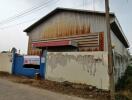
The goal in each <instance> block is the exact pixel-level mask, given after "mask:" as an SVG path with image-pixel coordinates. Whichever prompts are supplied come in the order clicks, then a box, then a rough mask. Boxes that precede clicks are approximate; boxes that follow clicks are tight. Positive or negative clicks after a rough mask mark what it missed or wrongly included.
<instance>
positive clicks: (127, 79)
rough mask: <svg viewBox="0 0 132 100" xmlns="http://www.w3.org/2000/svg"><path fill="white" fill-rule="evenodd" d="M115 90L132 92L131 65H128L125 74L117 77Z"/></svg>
mask: <svg viewBox="0 0 132 100" xmlns="http://www.w3.org/2000/svg"><path fill="white" fill-rule="evenodd" d="M116 90H117V91H120V90H129V91H131V92H132V66H128V68H127V70H126V72H125V75H124V76H122V78H121V79H119V81H118V84H117V85H116Z"/></svg>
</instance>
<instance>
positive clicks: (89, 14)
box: [24, 8, 129, 82]
mask: <svg viewBox="0 0 132 100" xmlns="http://www.w3.org/2000/svg"><path fill="white" fill-rule="evenodd" d="M110 26H111V39H112V47H113V61H114V70H115V82H117V80H118V78H119V77H121V76H122V75H123V74H124V71H125V69H126V66H127V64H128V55H129V54H128V50H127V48H129V43H128V40H127V38H126V36H125V34H124V33H123V30H122V28H121V26H120V24H119V22H118V20H117V18H116V16H115V14H114V13H110ZM24 32H26V33H27V35H28V36H29V42H28V54H29V55H40V53H42V51H44V50H48V51H50V52H73V51H77V52H99V51H102V52H108V43H107V28H106V19H105V13H104V12H98V11H89V10H80V9H67V8H57V9H55V10H53V11H52V12H50V13H49V14H47V15H46V16H44V17H43V18H42V19H40V20H39V21H37V22H36V23H34V24H32V25H31V26H30V27H28V28H27V29H25V30H24Z"/></svg>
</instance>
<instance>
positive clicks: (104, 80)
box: [46, 52, 109, 90]
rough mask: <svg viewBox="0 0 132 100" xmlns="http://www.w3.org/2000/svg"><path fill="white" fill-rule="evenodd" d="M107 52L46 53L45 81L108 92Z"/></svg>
mask: <svg viewBox="0 0 132 100" xmlns="http://www.w3.org/2000/svg"><path fill="white" fill-rule="evenodd" d="M107 66H108V56H107V52H60V53H57V52H48V53H47V63H46V79H48V80H53V81H59V82H63V81H70V82H73V83H82V84H87V85H92V86H96V87H97V88H99V89H104V90H109V75H108V67H107Z"/></svg>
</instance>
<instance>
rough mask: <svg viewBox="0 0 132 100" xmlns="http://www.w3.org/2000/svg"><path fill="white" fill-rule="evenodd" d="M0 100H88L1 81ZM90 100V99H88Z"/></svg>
mask: <svg viewBox="0 0 132 100" xmlns="http://www.w3.org/2000/svg"><path fill="white" fill-rule="evenodd" d="M0 100H86V99H81V98H77V97H73V96H67V95H62V94H59V93H54V92H50V91H47V90H43V89H38V88H34V87H30V86H28V85H23V84H17V83H13V82H10V81H8V80H5V79H0ZM87 100H88V99H87Z"/></svg>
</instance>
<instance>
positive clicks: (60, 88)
mask: <svg viewBox="0 0 132 100" xmlns="http://www.w3.org/2000/svg"><path fill="white" fill-rule="evenodd" d="M4 75H5V76H4ZM0 77H1V78H6V79H8V80H10V81H13V82H16V83H22V84H27V85H30V86H34V87H38V88H41V89H47V90H50V91H53V92H58V93H62V94H67V95H74V96H78V97H82V98H92V99H93V100H110V95H109V92H108V91H102V90H99V89H97V88H96V87H93V86H90V85H85V84H75V83H70V82H67V81H65V82H55V81H50V80H35V79H30V78H27V77H22V76H13V75H10V74H0Z"/></svg>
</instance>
